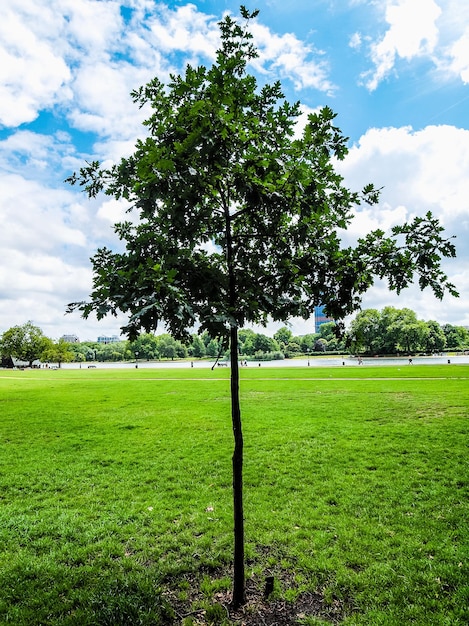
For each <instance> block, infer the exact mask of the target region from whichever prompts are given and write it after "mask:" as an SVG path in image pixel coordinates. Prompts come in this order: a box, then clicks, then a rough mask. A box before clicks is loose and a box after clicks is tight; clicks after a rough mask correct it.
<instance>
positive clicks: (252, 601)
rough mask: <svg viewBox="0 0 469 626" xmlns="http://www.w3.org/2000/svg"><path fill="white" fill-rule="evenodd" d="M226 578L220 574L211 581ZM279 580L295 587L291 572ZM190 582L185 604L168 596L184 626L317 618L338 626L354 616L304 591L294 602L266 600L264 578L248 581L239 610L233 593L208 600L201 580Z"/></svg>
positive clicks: (280, 625) (286, 623) (272, 624)
mask: <svg viewBox="0 0 469 626" xmlns="http://www.w3.org/2000/svg"><path fill="white" fill-rule="evenodd" d="M225 574H226V572H225ZM222 577H223V576H222V575H220V573H219V575H215V576H213V577H211V579H212V580H217V579H221V578H222ZM185 578H186V577H185ZM275 578H276V581H277V582H280V583H281V586H282V588H283V589H285V588H290V589H291V588H294V585H293V584H292V583H293V575H292V574H291V573H290V574H289V573H286V572H283V573H282V574H281V575H279V576H276V577H275ZM186 580H187V582H189V580H188V579H187V578H186ZM190 583H191V585H190V592H189V593H188V596H187V598H186V599H185V600H184V601H181V600H180V599H178V594H177V593H176V592H174V591H169V592H168V593H167V594H165V595H166V598H167V600H168V601H169V603H170V604H171V606H172V607H173V609H174V610H175V612H176V623H177V624H178V625H181V626H190V625H193V626H205V625H213V626H215V625H224V626H226V625H228V624H233V625H236V626H300V625H301V624H302V623H305V621H306V620H307V618H315V619H316V620H318V621H317V623H318V625H319V624H323V625H324V626H326V625H328V624H330V625H331V626H336V625H338V624H340V623H341V622H342V620H343V619H344V618H345V617H346V615H349V614H350V607H347V606H346V603H344V602H341V601H339V600H333V601H332V602H326V601H325V599H324V597H323V595H322V594H321V593H315V592H310V591H302V592H299V593H298V594H297V595H296V594H295V599H294V600H292V601H288V600H285V599H282V598H278V597H269V598H265V596H264V591H265V579H262V578H260V577H251V578H249V579H248V580H247V581H246V603H245V604H244V605H243V606H242V607H240V608H239V609H236V610H235V609H233V608H232V606H231V590H230V591H227V590H223V591H217V592H214V593H213V594H212V595H211V596H210V598H209V599H207V597H206V596H205V595H204V594H203V593H202V592H201V591H200V590H199V583H200V581H197V580H196V579H195V577H194V578H192V576H191V580H190ZM290 585H291V586H290Z"/></svg>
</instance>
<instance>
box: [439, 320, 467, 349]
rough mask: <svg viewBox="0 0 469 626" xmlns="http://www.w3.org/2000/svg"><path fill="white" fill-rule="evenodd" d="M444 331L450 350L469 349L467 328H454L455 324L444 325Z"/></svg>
mask: <svg viewBox="0 0 469 626" xmlns="http://www.w3.org/2000/svg"><path fill="white" fill-rule="evenodd" d="M442 329H443V332H444V334H445V337H446V345H447V347H448V348H453V349H456V350H460V349H461V348H465V347H469V331H468V330H467V329H466V328H464V327H463V326H454V325H453V324H444V326H443V327H442Z"/></svg>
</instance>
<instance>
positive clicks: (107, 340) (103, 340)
mask: <svg viewBox="0 0 469 626" xmlns="http://www.w3.org/2000/svg"><path fill="white" fill-rule="evenodd" d="M118 341H120V337H118V336H117V335H112V336H111V337H104V336H103V335H102V336H101V337H98V343H105V344H106V343H117V342H118Z"/></svg>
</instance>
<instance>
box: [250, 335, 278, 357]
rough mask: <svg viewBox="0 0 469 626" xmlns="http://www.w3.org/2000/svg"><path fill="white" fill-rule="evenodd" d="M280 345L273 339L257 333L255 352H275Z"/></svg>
mask: <svg viewBox="0 0 469 626" xmlns="http://www.w3.org/2000/svg"><path fill="white" fill-rule="evenodd" d="M278 349H279V347H278V343H277V342H276V341H275V339H272V337H268V336H267V335H263V334H262V333H257V334H256V335H255V337H254V350H255V352H274V351H276V350H278Z"/></svg>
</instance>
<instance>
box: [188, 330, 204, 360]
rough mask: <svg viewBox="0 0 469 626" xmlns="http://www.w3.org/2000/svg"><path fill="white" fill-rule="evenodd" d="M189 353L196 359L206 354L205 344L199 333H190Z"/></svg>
mask: <svg viewBox="0 0 469 626" xmlns="http://www.w3.org/2000/svg"><path fill="white" fill-rule="evenodd" d="M189 350H190V354H191V356H193V357H195V358H196V359H200V358H202V357H204V356H205V355H206V352H207V351H206V348H205V344H204V342H203V341H202V339H201V338H200V337H199V335H192V337H191V344H190V349H189Z"/></svg>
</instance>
